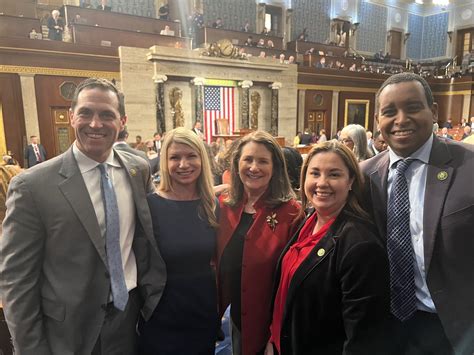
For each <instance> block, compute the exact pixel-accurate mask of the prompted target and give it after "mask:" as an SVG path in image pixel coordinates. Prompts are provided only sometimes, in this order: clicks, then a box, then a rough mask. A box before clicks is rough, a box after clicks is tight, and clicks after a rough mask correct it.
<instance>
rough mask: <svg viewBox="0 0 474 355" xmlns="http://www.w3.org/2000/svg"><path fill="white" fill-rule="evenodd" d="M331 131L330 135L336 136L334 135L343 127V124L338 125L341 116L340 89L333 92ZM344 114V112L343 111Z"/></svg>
mask: <svg viewBox="0 0 474 355" xmlns="http://www.w3.org/2000/svg"><path fill="white" fill-rule="evenodd" d="M331 112H332V114H331V132H330V135H329V136H328V139H329V137H334V135H335V134H336V133H337V130H338V129H339V128H341V129H342V128H343V127H342V126H341V127H339V126H338V122H337V120H338V117H339V91H333V92H332V106H331ZM342 114H344V112H342Z"/></svg>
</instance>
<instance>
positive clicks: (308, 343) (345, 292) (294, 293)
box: [265, 141, 390, 355]
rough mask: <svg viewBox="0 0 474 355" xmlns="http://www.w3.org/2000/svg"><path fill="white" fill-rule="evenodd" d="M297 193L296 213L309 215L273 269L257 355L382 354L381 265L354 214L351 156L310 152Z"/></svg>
mask: <svg viewBox="0 0 474 355" xmlns="http://www.w3.org/2000/svg"><path fill="white" fill-rule="evenodd" d="M300 186H301V189H302V210H301V213H302V214H303V213H304V209H305V208H308V207H311V208H312V212H311V213H310V214H309V215H308V216H307V217H306V219H305V220H304V222H303V223H302V224H301V226H300V228H299V230H298V232H297V233H296V234H295V235H294V236H293V238H292V239H291V240H290V242H289V244H288V245H287V246H286V248H285V249H284V251H283V253H282V256H281V257H280V260H279V263H278V267H277V273H276V279H275V288H274V300H273V321H272V325H271V333H272V335H271V338H270V342H269V343H268V345H267V347H266V350H265V354H268V355H270V354H277V353H279V354H282V355H287V354H295V355H296V354H324V355H330V354H371V355H372V354H383V353H384V352H385V351H386V350H387V349H385V347H384V334H385V329H386V328H385V327H386V325H385V324H386V320H387V319H388V317H389V310H390V288H389V270H388V261H387V256H386V252H385V248H384V246H383V244H382V242H381V240H380V239H379V238H378V236H377V235H376V230H375V227H374V226H373V225H372V224H371V222H370V221H369V217H368V214H367V213H366V212H365V211H364V210H363V209H362V207H361V203H360V201H361V194H362V175H361V173H360V171H359V166H358V163H357V161H356V159H355V157H354V155H353V153H352V152H351V151H350V150H349V149H348V148H347V147H345V146H344V145H343V144H341V143H338V142H336V141H330V142H325V143H321V144H318V145H316V146H315V147H314V148H313V149H312V150H311V151H310V152H309V154H308V156H307V158H306V160H305V162H304V164H303V167H302V172H301V184H300Z"/></svg>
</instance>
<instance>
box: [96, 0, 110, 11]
mask: <svg viewBox="0 0 474 355" xmlns="http://www.w3.org/2000/svg"><path fill="white" fill-rule="evenodd" d="M97 9H98V10H102V11H111V10H112V7H110V6H108V5H107V0H101V1H100V5H98V6H97Z"/></svg>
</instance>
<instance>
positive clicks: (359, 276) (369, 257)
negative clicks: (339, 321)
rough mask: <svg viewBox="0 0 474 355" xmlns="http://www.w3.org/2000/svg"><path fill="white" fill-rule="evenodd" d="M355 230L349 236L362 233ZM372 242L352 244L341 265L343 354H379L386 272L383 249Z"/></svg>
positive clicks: (386, 293) (384, 318) (386, 311)
mask: <svg viewBox="0 0 474 355" xmlns="http://www.w3.org/2000/svg"><path fill="white" fill-rule="evenodd" d="M357 229H359V231H357V230H356V228H352V230H351V231H350V232H349V233H361V232H362V233H364V232H363V230H362V231H360V228H357ZM368 233H370V232H368ZM341 238H343V237H341ZM374 239H375V236H373V235H372V236H370V238H368V239H367V241H362V242H359V243H356V244H354V245H353V246H352V247H351V248H350V249H349V250H348V251H347V252H346V254H345V255H344V257H343V259H342V262H341V267H340V270H339V272H340V274H341V278H340V280H341V291H342V315H343V320H344V328H345V331H346V341H345V343H344V354H379V353H383V351H382V352H381V350H383V349H384V339H385V326H386V321H387V319H388V315H389V299H390V298H389V297H390V296H389V293H390V288H389V271H388V261H387V257H386V253H385V250H384V249H383V247H382V245H381V244H378V243H377V242H376V241H375V240H374Z"/></svg>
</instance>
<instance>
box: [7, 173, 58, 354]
mask: <svg viewBox="0 0 474 355" xmlns="http://www.w3.org/2000/svg"><path fill="white" fill-rule="evenodd" d="M6 205H7V215H6V217H5V220H4V223H3V235H2V238H0V240H1V241H0V250H1V255H0V257H1V259H0V271H1V278H0V290H1V294H2V297H3V310H4V313H5V319H6V321H7V324H8V328H9V330H10V333H11V336H12V340H13V345H14V347H15V349H16V352H17V353H18V354H35V355H36V354H51V350H50V348H49V344H48V343H47V340H46V334H45V329H44V326H43V313H42V309H41V303H42V299H41V296H40V275H41V269H42V263H43V257H44V252H43V248H44V242H45V238H46V233H45V231H44V229H43V227H42V222H41V219H40V217H39V214H38V212H37V209H36V208H35V205H34V199H33V196H32V193H31V191H30V190H29V188H28V186H27V184H26V183H25V182H24V181H23V179H22V176H21V175H19V176H17V177H15V178H14V179H13V180H12V182H11V184H10V187H9V191H8V197H7V203H6Z"/></svg>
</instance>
